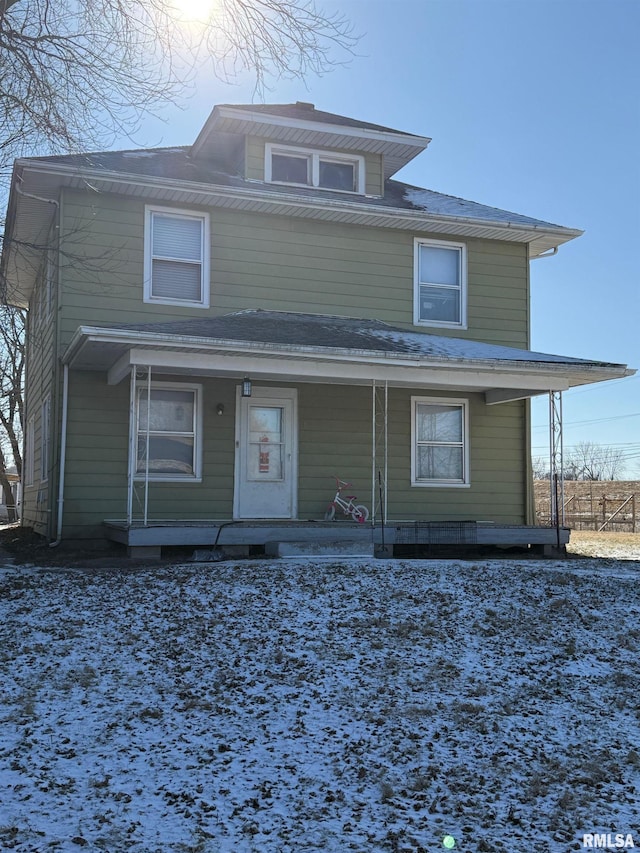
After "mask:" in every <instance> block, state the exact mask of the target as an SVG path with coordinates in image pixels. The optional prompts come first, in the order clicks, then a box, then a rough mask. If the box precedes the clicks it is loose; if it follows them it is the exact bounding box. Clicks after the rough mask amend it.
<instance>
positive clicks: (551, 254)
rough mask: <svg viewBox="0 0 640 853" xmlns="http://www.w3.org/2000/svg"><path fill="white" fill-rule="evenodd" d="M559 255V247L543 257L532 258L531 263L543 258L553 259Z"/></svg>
mask: <svg viewBox="0 0 640 853" xmlns="http://www.w3.org/2000/svg"><path fill="white" fill-rule="evenodd" d="M557 254H558V247H557V246H554V247H553V249H551V251H549V252H545V253H544V254H543V255H536V256H535V257H534V258H530V259H529V260H531V261H539V260H540V259H541V258H552V257H553V256H554V255H557Z"/></svg>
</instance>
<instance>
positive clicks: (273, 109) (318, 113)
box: [219, 101, 423, 139]
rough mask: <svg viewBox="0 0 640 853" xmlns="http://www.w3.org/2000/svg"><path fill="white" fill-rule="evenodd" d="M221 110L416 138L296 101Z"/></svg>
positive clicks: (245, 105)
mask: <svg viewBox="0 0 640 853" xmlns="http://www.w3.org/2000/svg"><path fill="white" fill-rule="evenodd" d="M219 106H220V108H224V109H229V110H240V111H241V112H244V113H257V114H260V115H265V116H280V117H282V118H290V119H296V120H297V121H315V122H317V123H318V124H335V125H338V126H339V127H354V128H360V129H362V130H377V131H381V132H382V133H397V134H398V135H399V136H415V137H416V139H422V138H423V137H419V136H418V135H417V134H414V133H405V132H404V131H402V130H396V129H395V128H393V127H385V126H384V125H381V124H372V123H371V122H369V121H362V120H361V119H357V118H349V117H348V116H342V115H338V114H337V113H328V112H325V111H324V110H319V109H316V107H315V105H314V104H310V103H307V102H305V101H296V103H295V104H220V105H219Z"/></svg>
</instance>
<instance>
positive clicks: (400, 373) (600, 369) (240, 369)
mask: <svg viewBox="0 0 640 853" xmlns="http://www.w3.org/2000/svg"><path fill="white" fill-rule="evenodd" d="M62 360H63V363H65V364H68V365H69V367H70V368H72V369H78V370H96V371H101V372H105V373H106V374H107V377H108V382H109V384H118V383H119V382H121V381H122V380H123V379H124V378H125V377H126V376H128V375H129V374H130V372H131V369H132V367H134V366H140V367H151V369H152V370H153V371H156V372H159V373H166V374H174V375H188V376H217V377H225V378H235V379H241V378H242V376H244V375H245V374H246V373H249V374H251V376H252V378H253V379H255V380H262V381H275V380H279V381H287V382H316V383H331V384H348V385H371V384H372V383H373V382H388V383H389V384H390V385H391V386H394V387H425V388H430V389H441V390H443V391H444V390H447V391H452V390H454V391H456V392H465V393H481V394H484V399H485V402H486V403H487V404H488V405H492V404H498V403H504V402H509V401H512V400H520V399H524V398H528V397H532V396H535V395H537V394H543V393H546V392H548V391H566V390H568V389H569V388H571V387H575V386H578V385H584V384H589V383H593V382H602V381H606V380H610V379H620V378H623V377H625V376H629V375H632V374H633V373H634V372H635V371H633V370H629V369H627V368H626V366H625V365H609V364H604V363H580V364H575V363H571V362H567V363H555V364H553V363H544V364H543V363H539V362H532V361H527V362H525V361H522V362H515V361H512V360H508V359H487V358H436V357H415V356H411V355H407V354H405V353H402V354H400V353H389V352H385V353H383V352H380V351H373V350H365V349H345V348H340V347H316V346H301V345H291V344H289V345H287V344H272V343H266V342H255V341H250V342H248V341H246V340H229V339H220V338H218V339H216V338H202V337H196V336H192V335H172V334H166V333H163V334H160V333H157V332H140V331H134V332H132V331H131V330H127V329H118V328H101V327H93V326H81V327H80V328H78V330H77V331H76V334H75V335H74V337H73V339H72V341H71V343H70V344H69V346H68V348H67V350H66V352H65V353H64V355H63V359H62Z"/></svg>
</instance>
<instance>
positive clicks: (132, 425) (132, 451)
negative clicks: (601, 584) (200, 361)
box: [127, 364, 138, 527]
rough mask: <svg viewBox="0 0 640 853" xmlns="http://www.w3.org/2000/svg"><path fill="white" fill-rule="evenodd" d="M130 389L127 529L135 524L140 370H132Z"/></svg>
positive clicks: (134, 366) (135, 368) (134, 367)
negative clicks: (137, 393) (137, 398)
mask: <svg viewBox="0 0 640 853" xmlns="http://www.w3.org/2000/svg"><path fill="white" fill-rule="evenodd" d="M130 376H131V379H130V388H129V464H128V466H127V527H131V524H132V522H133V485H134V477H135V470H136V464H135V460H136V455H137V451H136V435H135V431H136V379H137V376H138V368H137V367H136V365H135V364H134V365H133V367H132V368H131V374H130Z"/></svg>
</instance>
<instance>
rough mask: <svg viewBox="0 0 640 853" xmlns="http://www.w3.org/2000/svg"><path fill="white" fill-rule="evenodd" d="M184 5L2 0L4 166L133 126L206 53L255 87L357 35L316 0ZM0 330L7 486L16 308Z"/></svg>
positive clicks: (20, 354) (341, 48) (323, 60)
mask: <svg viewBox="0 0 640 853" xmlns="http://www.w3.org/2000/svg"><path fill="white" fill-rule="evenodd" d="M187 8H188V5H187V4H186V3H185V4H182V3H181V0H0V174H2V173H4V174H5V175H7V174H8V172H9V170H10V168H11V164H12V161H13V159H14V158H15V157H18V156H28V155H34V154H39V155H42V154H50V153H69V152H79V151H86V150H88V149H91V148H92V147H106V146H108V145H110V144H112V143H113V141H114V140H115V139H116V138H117V137H119V136H120V137H122V136H126V137H128V138H131V137H132V136H133V135H134V134H135V133H136V132H137V131H138V130H139V128H140V124H141V121H142V119H143V118H144V117H145V116H146V115H149V114H157V113H161V112H162V110H163V108H165V107H166V105H167V104H168V103H171V104H180V103H181V102H183V101H184V99H185V97H186V96H187V95H188V94H189V91H190V89H191V87H192V85H193V81H194V77H195V71H196V70H197V69H198V68H199V67H201V66H202V64H203V63H205V62H208V63H209V68H210V70H211V72H212V74H213V75H214V76H216V77H217V78H218V79H220V80H224V81H228V80H230V79H231V78H234V77H236V76H238V75H239V74H240V73H241V72H243V71H249V72H252V73H253V76H254V80H255V90H256V93H257V94H262V93H263V92H264V90H265V88H266V84H267V80H268V79H269V78H270V77H274V78H276V79H277V78H281V77H293V78H296V77H297V78H300V79H304V78H305V77H306V76H307V75H308V74H311V73H314V74H322V73H324V72H326V71H329V70H331V68H332V67H333V66H334V65H336V64H339V63H340V62H341V61H342V60H346V59H348V58H350V56H351V55H352V54H353V50H354V48H355V45H356V43H357V41H358V39H357V37H355V36H354V33H353V30H352V27H351V24H350V23H349V21H348V19H347V18H346V17H344V16H343V15H341V14H333V15H331V14H325V13H324V12H322V10H320V9H318V8H317V7H316V6H315V5H314V3H313V2H312V0H215V2H214V0H212V2H211V3H210V6H209V11H208V12H206V13H201V14H200V16H199V19H198V20H194V19H193V16H189V14H188V13H187V11H186V10H187ZM203 8H204V7H203ZM0 207H1V208H2V209H4V207H5V203H4V193H2V192H0ZM1 224H2V223H1V222H0V225H1ZM1 243H2V235H1V234H0V244H1ZM14 248H16V247H15V246H14ZM24 248H25V250H27V251H31V250H33V247H26V246H25V247H24ZM47 251H48V247H47V246H43V247H42V252H43V256H44V253H46V252H47ZM5 284H6V283H5V282H0V292H1V293H5V292H6V286H5ZM0 330H1V331H0V361H1V366H0V372H1V376H0V381H1V382H2V403H1V404H0V484H1V485H3V486H5V492H6V493H7V494H9V493H10V489H8V488H7V487H8V485H9V483H8V480H7V476H6V472H7V467H8V466H9V465H10V464H11V457H13V460H14V461H15V465H16V468H17V469H18V472H20V470H21V466H22V460H21V452H20V447H21V438H20V436H21V429H22V382H23V366H24V318H23V316H22V314H21V313H20V312H17V311H15V310H14V309H12V308H9V307H7V306H0Z"/></svg>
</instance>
